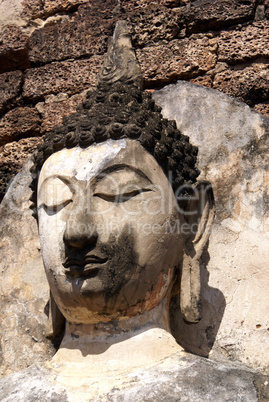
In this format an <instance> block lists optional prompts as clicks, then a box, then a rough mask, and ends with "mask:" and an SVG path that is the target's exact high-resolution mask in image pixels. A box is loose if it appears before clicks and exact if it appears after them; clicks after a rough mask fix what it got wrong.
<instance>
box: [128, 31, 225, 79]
mask: <svg viewBox="0 0 269 402" xmlns="http://www.w3.org/2000/svg"><path fill="white" fill-rule="evenodd" d="M216 50H217V47H216V42H215V39H213V38H210V37H207V36H201V37H198V38H195V39H191V40H186V39H182V40H173V41H171V42H169V43H168V44H165V45H158V46H154V47H151V46H149V47H145V48H143V49H141V50H137V51H136V54H137V58H138V61H139V62H140V64H141V68H142V74H143V77H144V80H145V85H146V86H150V85H158V84H163V83H165V82H169V81H170V82H171V80H177V79H183V78H192V77H195V76H197V75H198V74H201V73H203V72H206V71H208V70H210V69H212V68H214V66H215V64H216V59H217V56H216Z"/></svg>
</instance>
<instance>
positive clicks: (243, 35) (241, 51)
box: [218, 21, 269, 65]
mask: <svg viewBox="0 0 269 402" xmlns="http://www.w3.org/2000/svg"><path fill="white" fill-rule="evenodd" d="M218 44H219V49H218V57H219V61H225V62H227V63H229V64H232V65H233V64H236V63H242V62H245V61H249V60H252V59H255V58H258V57H268V56H269V21H259V22H254V23H253V24H252V25H248V26H246V27H243V28H242V29H241V30H230V31H223V32H221V35H220V38H219V42H218Z"/></svg>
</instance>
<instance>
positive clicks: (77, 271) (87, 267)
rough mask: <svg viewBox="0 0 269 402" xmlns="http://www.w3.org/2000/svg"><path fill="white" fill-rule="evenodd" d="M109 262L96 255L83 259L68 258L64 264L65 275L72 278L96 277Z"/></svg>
mask: <svg viewBox="0 0 269 402" xmlns="http://www.w3.org/2000/svg"><path fill="white" fill-rule="evenodd" d="M107 260H108V259H107V258H101V257H99V256H96V255H88V256H86V257H83V258H79V257H67V258H66V259H65V261H64V263H63V266H64V268H65V275H66V276H68V277H72V278H82V277H91V276H95V275H96V274H97V273H98V270H99V269H100V267H101V265H102V264H105V263H106V261H107Z"/></svg>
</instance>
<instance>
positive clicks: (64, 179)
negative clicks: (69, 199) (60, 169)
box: [38, 174, 72, 194]
mask: <svg viewBox="0 0 269 402" xmlns="http://www.w3.org/2000/svg"><path fill="white" fill-rule="evenodd" d="M53 179H59V180H61V181H62V182H63V184H65V185H66V186H67V187H69V188H70V187H71V186H72V183H71V182H70V180H69V178H67V177H66V176H63V175H59V174H52V175H51V176H49V177H46V178H45V180H44V181H43V182H42V184H41V186H40V189H39V191H38V194H40V193H41V191H42V189H43V187H44V186H45V185H46V183H47V182H48V181H49V180H53ZM70 190H71V188H70Z"/></svg>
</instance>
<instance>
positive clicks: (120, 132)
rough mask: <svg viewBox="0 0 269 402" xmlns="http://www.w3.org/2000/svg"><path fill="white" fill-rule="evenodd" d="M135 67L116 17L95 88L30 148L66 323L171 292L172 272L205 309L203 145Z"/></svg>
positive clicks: (207, 213)
mask: <svg viewBox="0 0 269 402" xmlns="http://www.w3.org/2000/svg"><path fill="white" fill-rule="evenodd" d="M115 54H116V55H117V54H118V55H119V56H116V60H117V61H116V62H115V59H113V57H114V56H115ZM111 55H114V56H113V57H112V56H111ZM119 60H120V61H121V63H120V64H121V66H120V74H119V67H118V63H119ZM115 65H116V67H115ZM122 66H125V69H124V68H123V67H122ZM138 71H139V68H138V64H137V62H136V60H135V57H134V53H133V50H132V48H131V46H130V41H129V39H128V35H127V33H126V25H125V24H124V23H121V24H118V26H117V28H116V31H115V34H114V42H113V44H112V45H111V46H110V51H109V53H108V57H107V61H106V62H105V65H104V67H103V69H102V72H101V74H100V77H99V83H98V86H97V89H96V90H94V91H89V92H88V93H87V97H86V100H85V101H83V103H82V105H80V106H79V107H78V110H77V112H76V113H75V114H73V115H71V116H68V117H66V118H64V120H63V124H62V125H61V126H57V127H55V128H54V129H53V130H52V131H51V132H50V133H47V134H46V135H45V137H44V143H43V144H41V145H40V146H39V148H38V150H37V152H36V154H35V157H34V158H35V163H34V167H33V169H32V176H33V185H32V187H33V196H32V200H33V201H34V203H33V205H34V206H35V214H36V217H37V219H38V226H39V234H40V239H41V248H42V255H43V260H44V266H45V270H46V274H47V278H48V282H49V285H50V289H51V295H52V296H51V297H52V300H53V302H55V303H56V306H57V308H59V310H60V312H61V314H62V315H63V316H64V317H65V318H66V320H68V321H69V322H71V323H76V324H80V323H82V324H91V323H97V322H100V321H112V320H123V319H127V318H128V317H132V316H135V315H139V314H143V313H144V312H146V311H149V310H151V309H153V308H154V307H156V306H157V305H159V304H160V303H161V302H162V301H163V300H164V299H167V298H168V299H169V294H170V292H171V289H172V286H173V284H174V283H175V281H176V279H178V278H180V281H178V283H179V282H180V292H181V310H182V313H183V316H184V318H185V319H186V320H187V321H189V322H198V321H199V320H200V319H201V314H202V310H201V302H200V276H199V258H200V256H201V253H202V252H203V250H204V247H205V245H206V242H207V240H208V235H209V226H210V223H211V221H212V218H213V195H212V190H211V189H210V187H209V186H208V185H207V184H206V183H199V182H197V177H198V175H199V172H198V170H197V168H196V166H195V164H196V157H197V153H198V149H197V148H196V147H195V146H193V145H191V144H190V142H189V138H188V137H186V136H184V135H183V134H181V133H180V131H179V130H178V129H177V127H176V123H175V122H174V121H168V120H166V119H163V118H162V116H161V113H160V108H159V107H157V106H156V105H155V103H154V101H153V100H152V97H151V94H150V93H148V92H142V91H141V89H140V87H139V86H140V83H141V80H140V78H139V77H140V76H139V74H138ZM119 75H120V76H119Z"/></svg>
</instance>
